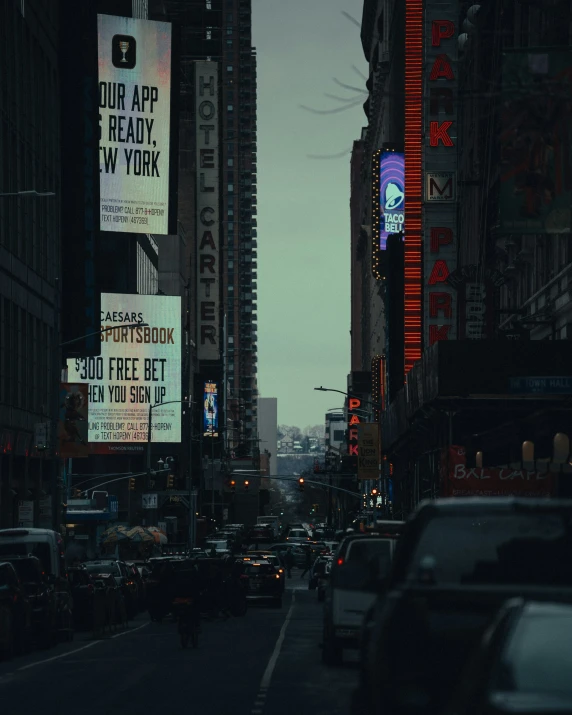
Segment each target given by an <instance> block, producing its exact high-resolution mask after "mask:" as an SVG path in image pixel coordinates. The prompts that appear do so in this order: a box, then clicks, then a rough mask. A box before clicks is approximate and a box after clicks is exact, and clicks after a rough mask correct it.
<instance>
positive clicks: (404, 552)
mask: <svg viewBox="0 0 572 715" xmlns="http://www.w3.org/2000/svg"><path fill="white" fill-rule="evenodd" d="M571 541H572V500H564V499H539V498H533V497H530V498H526V499H523V498H517V497H480V498H478V499H475V498H473V499H471V498H463V497H456V498H454V499H436V500H434V501H429V502H423V503H422V504H420V505H419V507H418V508H417V509H416V511H415V512H414V513H413V515H411V516H410V518H409V519H408V521H407V523H406V525H405V527H404V529H403V532H402V535H401V536H400V537H399V545H398V548H397V551H396V553H395V560H394V562H393V565H392V568H391V571H390V572H389V574H388V577H387V579H386V580H385V584H384V585H383V587H380V590H379V596H378V598H377V601H376V604H375V613H374V616H373V627H372V629H371V634H370V636H369V643H368V646H367V650H366V652H365V654H364V659H363V662H362V667H361V670H360V683H359V686H358V688H357V689H356V691H355V696H356V699H357V698H358V697H359V698H361V702H358V703H356V706H355V707H354V712H368V713H372V715H380V713H382V712H383V713H388V712H390V713H392V714H394V715H401V714H405V713H407V715H418V714H420V713H425V712H429V711H430V712H440V711H442V710H443V709H444V708H446V707H447V704H448V701H449V699H450V697H451V694H452V692H454V690H455V688H456V686H457V685H458V682H459V679H460V677H461V673H462V671H463V668H464V666H465V664H466V662H467V659H468V658H469V655H470V653H471V651H472V649H473V648H474V647H475V646H476V645H477V644H478V642H479V640H480V639H481V637H482V635H483V633H484V631H485V630H486V628H487V627H488V625H489V624H490V622H491V620H492V619H493V618H494V616H495V614H496V613H497V611H498V609H499V608H500V607H501V606H502V604H503V603H504V602H505V601H506V600H507V599H510V598H514V597H522V598H527V599H530V600H535V599H538V600H557V601H560V602H563V603H572V561H571V559H570V558H569V543H570V542H571Z"/></svg>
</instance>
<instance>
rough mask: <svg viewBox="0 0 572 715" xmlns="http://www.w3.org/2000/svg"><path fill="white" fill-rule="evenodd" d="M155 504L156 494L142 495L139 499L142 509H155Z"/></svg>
mask: <svg viewBox="0 0 572 715" xmlns="http://www.w3.org/2000/svg"><path fill="white" fill-rule="evenodd" d="M157 503H158V502H157V495H156V494H143V496H142V497H141V506H142V507H143V509H156V508H157Z"/></svg>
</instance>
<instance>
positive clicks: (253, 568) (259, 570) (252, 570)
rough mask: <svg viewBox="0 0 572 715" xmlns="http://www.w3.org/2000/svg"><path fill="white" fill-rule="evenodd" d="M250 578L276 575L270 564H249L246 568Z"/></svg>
mask: <svg viewBox="0 0 572 715" xmlns="http://www.w3.org/2000/svg"><path fill="white" fill-rule="evenodd" d="M245 573H247V574H248V576H263V575H265V574H271V573H275V570H274V567H273V566H270V564H249V565H248V566H247V567H246V572H245Z"/></svg>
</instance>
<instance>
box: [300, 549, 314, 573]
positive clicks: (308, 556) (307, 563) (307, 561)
mask: <svg viewBox="0 0 572 715" xmlns="http://www.w3.org/2000/svg"><path fill="white" fill-rule="evenodd" d="M313 563H314V562H313V559H312V547H311V546H308V547H306V553H305V554H304V570H303V571H302V575H301V576H300V578H304V576H305V575H306V574H307V573H308V571H309V570H310V569H311V568H312V564H313Z"/></svg>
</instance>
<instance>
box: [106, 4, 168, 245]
mask: <svg viewBox="0 0 572 715" xmlns="http://www.w3.org/2000/svg"><path fill="white" fill-rule="evenodd" d="M97 40H98V65H99V172H100V173H99V175H100V194H101V196H100V208H101V210H100V229H101V230H102V231H117V232H125V233H155V234H168V233H176V203H177V195H176V192H177V187H176V169H177V157H176V153H175V152H176V150H177V147H176V146H175V144H176V137H177V129H176V116H177V111H176V107H174V106H172V100H173V98H174V95H175V94H176V93H175V92H173V91H172V88H173V87H174V88H177V78H176V77H173V72H172V70H173V68H174V63H173V61H172V59H173V57H172V55H173V52H172V40H173V36H172V26H171V23H169V22H154V21H150V20H139V19H136V18H131V17H116V16H115V15H98V16H97ZM169 228H171V231H169Z"/></svg>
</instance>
